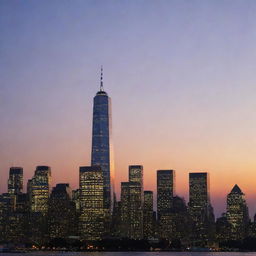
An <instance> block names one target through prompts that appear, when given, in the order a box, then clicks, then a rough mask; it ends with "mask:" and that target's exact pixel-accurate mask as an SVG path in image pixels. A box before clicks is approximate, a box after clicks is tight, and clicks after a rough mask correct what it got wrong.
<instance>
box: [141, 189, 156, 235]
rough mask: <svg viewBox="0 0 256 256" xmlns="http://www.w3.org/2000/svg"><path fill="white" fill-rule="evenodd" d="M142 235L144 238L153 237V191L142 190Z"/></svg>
mask: <svg viewBox="0 0 256 256" xmlns="http://www.w3.org/2000/svg"><path fill="white" fill-rule="evenodd" d="M143 236H144V238H145V239H149V238H152V237H154V210H153V191H144V205H143Z"/></svg>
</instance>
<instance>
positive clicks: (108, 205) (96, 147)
mask: <svg viewBox="0 0 256 256" xmlns="http://www.w3.org/2000/svg"><path fill="white" fill-rule="evenodd" d="M111 133H112V118H111V99H110V97H109V96H108V94H107V93H106V92H105V91H104V90H103V81H102V73H101V85H100V91H98V92H97V94H96V96H95V97H94V102H93V126H92V153H91V165H92V166H100V167H101V168H102V172H103V179H104V180H103V181H104V183H103V184H104V208H105V209H108V210H109V211H111V210H112V207H113V194H114V181H113V177H114V163H113V152H112V141H111V139H112V136H111ZM109 214H110V212H109Z"/></svg>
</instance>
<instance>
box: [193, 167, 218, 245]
mask: <svg viewBox="0 0 256 256" xmlns="http://www.w3.org/2000/svg"><path fill="white" fill-rule="evenodd" d="M189 213H190V216H191V218H192V220H193V230H192V240H193V242H194V245H196V246H208V245H209V244H211V242H212V240H213V238H214V237H213V236H214V214H213V208H212V206H211V203H210V194H209V174H208V173H206V172H198V173H190V174H189Z"/></svg>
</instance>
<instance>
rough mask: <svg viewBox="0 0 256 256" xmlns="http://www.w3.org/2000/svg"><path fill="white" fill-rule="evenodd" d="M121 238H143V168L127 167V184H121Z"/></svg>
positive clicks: (139, 166)
mask: <svg viewBox="0 0 256 256" xmlns="http://www.w3.org/2000/svg"><path fill="white" fill-rule="evenodd" d="M121 221H122V230H123V232H122V236H123V237H128V238H130V239H136V240H139V239H142V238H143V166H141V165H130V166H129V182H122V183H121Z"/></svg>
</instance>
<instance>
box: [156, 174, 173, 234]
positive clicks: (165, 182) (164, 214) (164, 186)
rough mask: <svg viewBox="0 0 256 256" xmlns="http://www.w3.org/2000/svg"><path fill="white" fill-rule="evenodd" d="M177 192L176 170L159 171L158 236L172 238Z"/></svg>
mask: <svg viewBox="0 0 256 256" xmlns="http://www.w3.org/2000/svg"><path fill="white" fill-rule="evenodd" d="M174 193H175V171H174V170H158V171H157V218H158V223H159V230H158V236H159V237H160V238H165V239H170V238H171V234H172V215H171V210H172V207H173V195H174Z"/></svg>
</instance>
